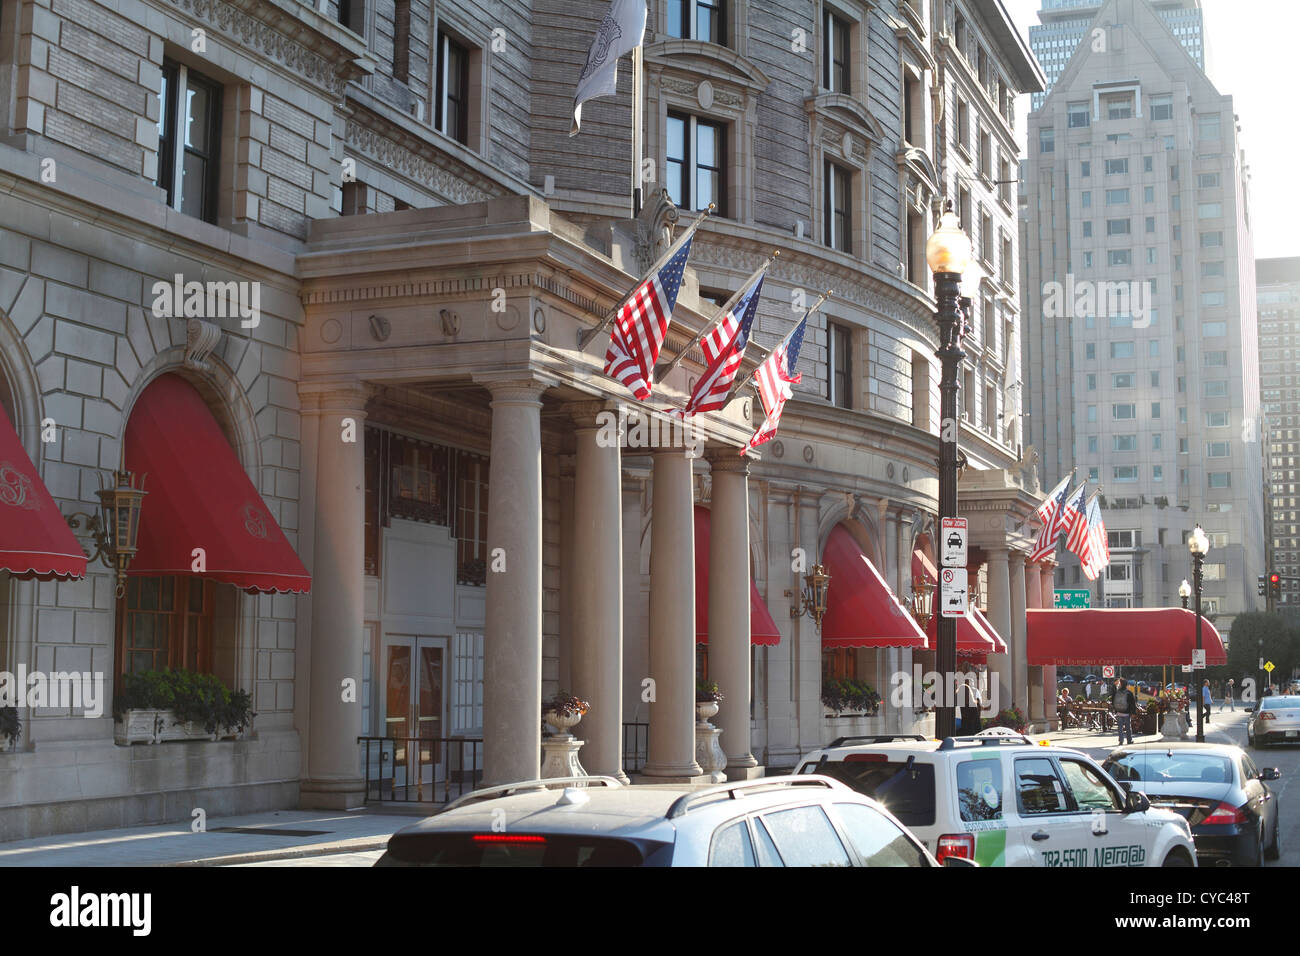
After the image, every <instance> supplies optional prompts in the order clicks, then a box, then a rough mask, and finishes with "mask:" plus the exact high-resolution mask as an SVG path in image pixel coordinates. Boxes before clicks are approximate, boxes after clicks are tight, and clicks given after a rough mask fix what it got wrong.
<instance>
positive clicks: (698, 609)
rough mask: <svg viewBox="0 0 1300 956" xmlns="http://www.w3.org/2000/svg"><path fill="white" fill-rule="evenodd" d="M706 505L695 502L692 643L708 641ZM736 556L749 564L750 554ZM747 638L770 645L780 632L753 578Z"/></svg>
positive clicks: (779, 638)
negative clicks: (704, 506)
mask: <svg viewBox="0 0 1300 956" xmlns="http://www.w3.org/2000/svg"><path fill="white" fill-rule="evenodd" d="M710 517H711V515H710V514H709V509H708V508H701V507H700V506H699V505H696V506H695V643H696V644H707V643H709V528H710V523H709V519H710ZM736 560H738V561H744V562H745V565H746V566H748V565H749V555H747V554H741V555H737V556H736ZM749 640H750V643H751V644H757V645H759V646H761V647H771V646H773V645H775V644H780V643H781V632H780V631H778V630H777V629H776V621H774V620H772V615H771V614H769V613H768V610H767V605H766V604H764V603H763V596H762V595H761V594H759V593H758V587H757V586H756V585H755V584H754V581H753V578H751V579H750V581H749Z"/></svg>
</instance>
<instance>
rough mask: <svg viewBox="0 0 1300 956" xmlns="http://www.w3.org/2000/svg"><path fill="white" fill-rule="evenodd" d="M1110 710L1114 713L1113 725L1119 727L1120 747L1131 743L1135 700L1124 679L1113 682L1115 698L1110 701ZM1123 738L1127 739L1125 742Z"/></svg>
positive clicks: (1135, 706)
mask: <svg viewBox="0 0 1300 956" xmlns="http://www.w3.org/2000/svg"><path fill="white" fill-rule="evenodd" d="M1110 709H1111V710H1113V711H1114V712H1115V723H1116V724H1118V725H1119V742H1120V746H1123V745H1124V744H1125V743H1130V744H1131V743H1132V742H1133V714H1134V712H1135V711H1136V710H1137V698H1135V697H1134V696H1133V692H1132V691H1131V690H1129V689H1128V686H1127V685H1126V684H1125V683H1124V678H1122V677H1121V678H1118V679H1116V681H1115V696H1113V697H1112V698H1111V699H1110ZM1125 737H1127V738H1128V740H1127V741H1125V739H1124V738H1125Z"/></svg>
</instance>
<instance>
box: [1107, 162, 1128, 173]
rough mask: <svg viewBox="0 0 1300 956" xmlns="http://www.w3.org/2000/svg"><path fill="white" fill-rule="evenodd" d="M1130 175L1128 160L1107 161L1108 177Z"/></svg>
mask: <svg viewBox="0 0 1300 956" xmlns="http://www.w3.org/2000/svg"><path fill="white" fill-rule="evenodd" d="M1127 174H1128V160H1127V159H1108V160H1106V175H1107V176H1123V175H1127Z"/></svg>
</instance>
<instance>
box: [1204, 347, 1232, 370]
mask: <svg viewBox="0 0 1300 956" xmlns="http://www.w3.org/2000/svg"><path fill="white" fill-rule="evenodd" d="M1202 357H1203V358H1204V361H1205V366H1206V368H1220V367H1222V368H1227V366H1228V353H1227V351H1226V350H1222V349H1221V350H1218V351H1214V352H1204V353H1202Z"/></svg>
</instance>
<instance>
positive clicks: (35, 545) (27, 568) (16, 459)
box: [0, 410, 86, 581]
mask: <svg viewBox="0 0 1300 956" xmlns="http://www.w3.org/2000/svg"><path fill="white" fill-rule="evenodd" d="M0 570H3V571H8V572H9V573H10V574H11V575H12V576H13V577H15V578H20V579H23V580H26V579H29V578H36V579H37V580H40V581H49V580H51V579H53V578H84V577H85V576H86V554H85V552H84V551H82V549H81V545H80V544H78V543H77V538H76V536H75V535H73V533H72V529H71V528H69V527H68V523H67V521H66V520H64V517H63V513H62V512H61V511H59V506H58V505H57V504H55V502H54V498H53V496H51V495H50V492H49V489H48V488H46V487H45V482H43V481H41V478H40V475H39V474H37V472H36V466H35V465H33V464H32V460H31V458H29V457H28V455H27V451H26V450H25V449H24V448H23V443H22V441H21V440H20V439H19V438H18V433H17V432H16V431H15V430H14V428H13V426H12V425H10V424H9V418H8V416H7V415H5V414H4V412H3V410H0Z"/></svg>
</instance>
